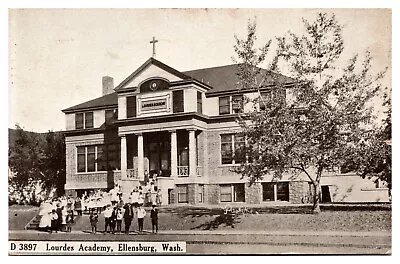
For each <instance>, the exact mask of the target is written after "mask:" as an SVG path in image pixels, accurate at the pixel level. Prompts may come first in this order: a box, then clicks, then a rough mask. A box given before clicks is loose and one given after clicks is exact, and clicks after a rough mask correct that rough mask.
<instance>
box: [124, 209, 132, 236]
mask: <svg viewBox="0 0 400 264" xmlns="http://www.w3.org/2000/svg"><path fill="white" fill-rule="evenodd" d="M132 219H133V209H132V205H131V204H129V203H128V204H126V205H125V212H124V222H125V233H126V234H129V228H130V227H131V223H132Z"/></svg>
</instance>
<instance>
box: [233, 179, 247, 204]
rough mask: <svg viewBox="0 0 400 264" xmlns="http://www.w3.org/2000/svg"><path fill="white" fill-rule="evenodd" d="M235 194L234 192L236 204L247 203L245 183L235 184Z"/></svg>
mask: <svg viewBox="0 0 400 264" xmlns="http://www.w3.org/2000/svg"><path fill="white" fill-rule="evenodd" d="M233 192H234V193H233V194H234V198H235V200H234V201H235V202H244V201H245V193H244V183H239V184H234V185H233Z"/></svg>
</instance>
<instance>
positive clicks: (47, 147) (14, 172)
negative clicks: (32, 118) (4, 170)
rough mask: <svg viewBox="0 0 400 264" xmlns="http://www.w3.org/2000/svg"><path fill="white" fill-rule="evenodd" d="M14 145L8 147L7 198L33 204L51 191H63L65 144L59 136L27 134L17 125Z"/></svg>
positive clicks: (59, 134)
mask: <svg viewBox="0 0 400 264" xmlns="http://www.w3.org/2000/svg"><path fill="white" fill-rule="evenodd" d="M15 134H16V135H15V143H14V145H13V146H10V148H9V169H10V171H11V176H10V177H9V196H10V197H14V198H15V199H17V200H20V201H21V202H26V203H31V204H36V203H37V202H38V196H43V194H45V195H44V196H47V195H48V194H49V193H51V192H52V190H53V189H54V188H56V189H57V191H58V192H59V194H61V193H62V192H63V184H64V182H65V143H64V138H63V135H62V134H61V133H54V132H51V131H49V133H47V134H46V136H45V138H44V137H43V135H42V134H39V133H33V132H27V131H25V130H23V129H22V128H21V127H20V126H18V125H16V131H15Z"/></svg>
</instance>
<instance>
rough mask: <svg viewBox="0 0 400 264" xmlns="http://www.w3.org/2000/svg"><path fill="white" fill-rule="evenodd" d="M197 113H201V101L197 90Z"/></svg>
mask: <svg viewBox="0 0 400 264" xmlns="http://www.w3.org/2000/svg"><path fill="white" fill-rule="evenodd" d="M197 113H199V114H202V113H203V102H202V98H201V92H199V91H197Z"/></svg>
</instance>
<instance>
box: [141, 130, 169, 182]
mask: <svg viewBox="0 0 400 264" xmlns="http://www.w3.org/2000/svg"><path fill="white" fill-rule="evenodd" d="M146 139H147V140H146V142H145V156H146V157H147V158H148V159H149V176H150V178H154V177H169V176H170V175H171V143H170V136H169V133H168V132H157V133H149V134H148V135H147V137H146Z"/></svg>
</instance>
